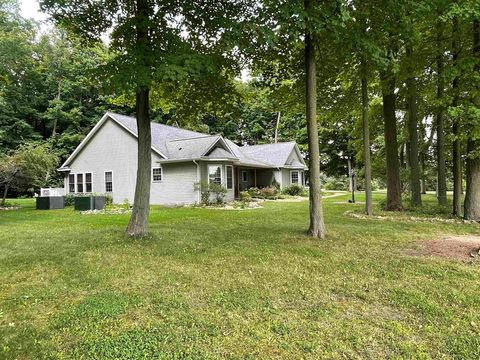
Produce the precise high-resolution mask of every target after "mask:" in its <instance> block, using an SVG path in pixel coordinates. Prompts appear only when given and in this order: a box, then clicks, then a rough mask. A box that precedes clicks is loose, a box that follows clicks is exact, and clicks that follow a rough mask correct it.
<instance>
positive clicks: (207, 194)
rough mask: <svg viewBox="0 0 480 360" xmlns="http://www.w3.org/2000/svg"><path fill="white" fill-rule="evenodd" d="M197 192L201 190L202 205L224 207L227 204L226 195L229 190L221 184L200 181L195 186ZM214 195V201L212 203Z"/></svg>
mask: <svg viewBox="0 0 480 360" xmlns="http://www.w3.org/2000/svg"><path fill="white" fill-rule="evenodd" d="M193 188H194V189H195V191H198V190H200V202H201V204H202V205H205V206H208V205H213V204H215V205H222V204H224V203H225V195H226V194H227V188H225V186H222V185H220V184H214V183H208V181H200V182H196V183H194V184H193ZM212 195H213V197H214V201H212Z"/></svg>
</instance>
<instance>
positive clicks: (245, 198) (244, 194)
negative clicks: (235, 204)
mask: <svg viewBox="0 0 480 360" xmlns="http://www.w3.org/2000/svg"><path fill="white" fill-rule="evenodd" d="M240 201H241V202H243V203H248V202H251V201H252V196H251V195H250V193H249V192H248V191H240Z"/></svg>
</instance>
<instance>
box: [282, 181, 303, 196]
mask: <svg viewBox="0 0 480 360" xmlns="http://www.w3.org/2000/svg"><path fill="white" fill-rule="evenodd" d="M282 192H283V193H284V194H286V195H291V196H302V195H304V194H305V189H304V188H303V187H302V186H300V185H298V184H292V185H289V186H287V187H285V188H283V191H282Z"/></svg>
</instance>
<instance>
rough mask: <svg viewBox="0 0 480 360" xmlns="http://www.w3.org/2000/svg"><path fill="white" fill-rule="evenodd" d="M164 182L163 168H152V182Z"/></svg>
mask: <svg viewBox="0 0 480 360" xmlns="http://www.w3.org/2000/svg"><path fill="white" fill-rule="evenodd" d="M162 180H163V171H162V168H161V167H156V168H152V181H153V182H160V181H162Z"/></svg>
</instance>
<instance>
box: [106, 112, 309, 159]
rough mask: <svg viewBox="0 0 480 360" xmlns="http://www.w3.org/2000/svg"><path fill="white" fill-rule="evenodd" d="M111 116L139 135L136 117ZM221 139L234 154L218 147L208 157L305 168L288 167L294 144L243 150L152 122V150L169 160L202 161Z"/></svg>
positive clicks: (218, 137) (259, 146)
mask: <svg viewBox="0 0 480 360" xmlns="http://www.w3.org/2000/svg"><path fill="white" fill-rule="evenodd" d="M108 114H109V116H110V117H112V118H113V119H114V120H116V121H117V122H119V123H120V124H121V125H123V126H124V127H125V128H127V129H128V130H129V131H131V132H132V133H133V134H135V135H136V134H137V121H136V119H135V118H133V117H130V116H125V115H121V114H116V113H112V112H109V113H108ZM222 140H223V141H225V144H226V145H227V147H228V148H229V150H231V153H230V151H227V150H225V149H223V148H221V147H217V148H214V150H213V151H212V152H211V153H210V154H208V155H209V156H208V157H209V158H217V159H218V158H232V159H238V161H239V163H240V164H241V165H245V166H257V167H284V166H285V165H287V166H288V165H290V166H299V167H302V166H304V165H303V164H300V163H298V161H296V162H295V164H286V162H287V160H288V157H289V156H290V154H291V152H292V150H293V149H294V148H295V142H286V143H276V144H264V145H253V146H242V147H240V146H238V145H236V144H235V143H234V142H233V141H231V140H229V139H224V138H222V137H221V136H220V135H208V134H202V133H199V132H195V131H190V130H185V129H181V128H177V127H173V126H168V125H164V124H158V123H153V122H152V147H153V148H154V149H157V150H158V151H160V152H161V153H162V154H163V155H165V157H166V158H167V159H168V160H183V159H185V160H188V159H200V158H201V157H204V156H205V155H206V152H207V151H209V150H210V149H212V148H213V147H214V145H215V144H216V143H217V142H219V141H220V142H221V141H222ZM297 163H298V164H297Z"/></svg>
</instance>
